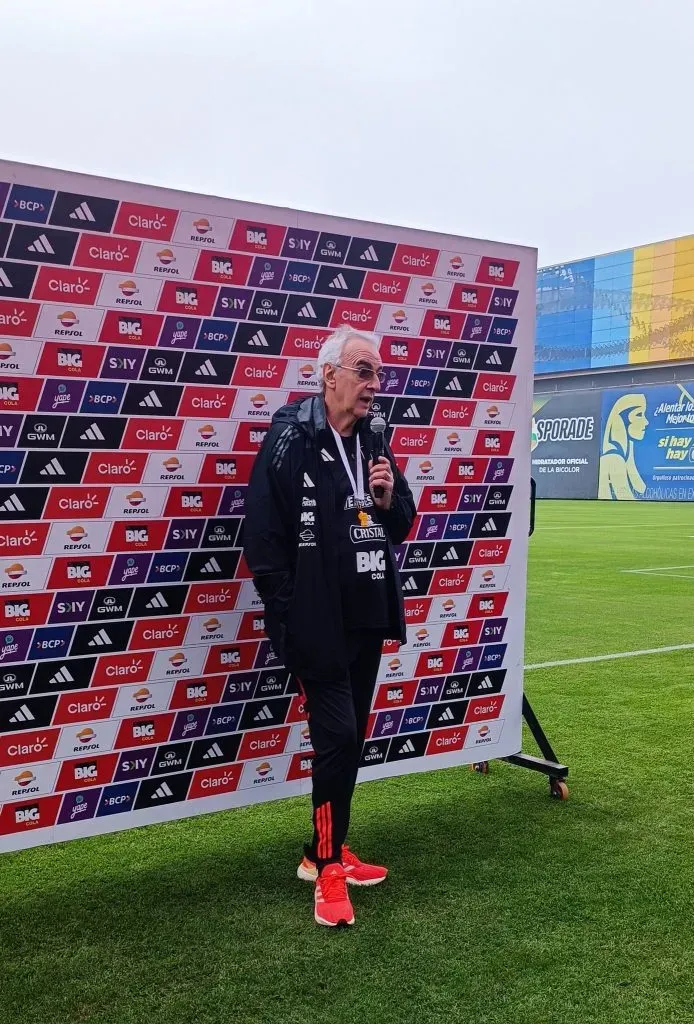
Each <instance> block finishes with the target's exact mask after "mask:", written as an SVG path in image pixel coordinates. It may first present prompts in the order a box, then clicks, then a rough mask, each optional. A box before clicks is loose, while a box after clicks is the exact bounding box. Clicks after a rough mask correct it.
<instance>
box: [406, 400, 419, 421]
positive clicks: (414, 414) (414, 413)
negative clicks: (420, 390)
mask: <svg viewBox="0 0 694 1024" xmlns="http://www.w3.org/2000/svg"><path fill="white" fill-rule="evenodd" d="M402 415H403V418H404V419H406V420H419V419H421V415H420V412H419V409H418V408H417V406H416V405H415V404H414V402H413V403H412V405H408V407H407V408H406V409H405V411H404V413H403V414H402Z"/></svg>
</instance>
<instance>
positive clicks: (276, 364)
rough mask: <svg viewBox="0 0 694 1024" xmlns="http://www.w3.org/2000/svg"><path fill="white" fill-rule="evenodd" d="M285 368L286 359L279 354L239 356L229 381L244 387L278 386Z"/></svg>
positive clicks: (280, 383)
mask: <svg viewBox="0 0 694 1024" xmlns="http://www.w3.org/2000/svg"><path fill="white" fill-rule="evenodd" d="M286 369H287V360H286V359H282V358H281V357H280V356H261V357H259V356H239V357H238V360H237V362H236V366H235V367H234V375H233V377H232V378H231V383H232V384H237V385H238V386H239V387H244V388H255V387H264V388H279V387H281V386H282V379H283V377H284V374H285V371H286Z"/></svg>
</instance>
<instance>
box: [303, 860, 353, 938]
mask: <svg viewBox="0 0 694 1024" xmlns="http://www.w3.org/2000/svg"><path fill="white" fill-rule="evenodd" d="M313 916H314V917H315V919H316V923H317V924H326V925H327V926H328V927H329V928H337V927H338V926H339V925H342V924H354V909H353V907H352V904H351V903H350V899H349V896H348V895H347V876H346V875H345V869H344V868H343V867H342V865H341V864H326V866H325V867H324V868H323V870H322V871H321V873H320V875H319V876H318V878H317V879H316V889H315V908H314V912H313Z"/></svg>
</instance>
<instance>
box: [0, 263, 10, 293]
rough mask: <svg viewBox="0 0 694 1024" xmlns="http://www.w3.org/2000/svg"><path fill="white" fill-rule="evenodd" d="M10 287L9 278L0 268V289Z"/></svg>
mask: <svg viewBox="0 0 694 1024" xmlns="http://www.w3.org/2000/svg"><path fill="white" fill-rule="evenodd" d="M11 287H12V282H11V281H10V279H9V277H8V276H7V274H6V273H5V271H4V270H3V269H2V267H0V288H11Z"/></svg>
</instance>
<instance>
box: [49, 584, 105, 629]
mask: <svg viewBox="0 0 694 1024" xmlns="http://www.w3.org/2000/svg"><path fill="white" fill-rule="evenodd" d="M95 593H96V591H94V590H59V591H58V593H57V594H56V595H55V597H54V598H53V607H52V608H51V614H50V616H49V618H48V621H49V622H50V623H53V622H86V620H87V616H88V615H89V609H90V608H91V605H92V600H93V598H94V594H95Z"/></svg>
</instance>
